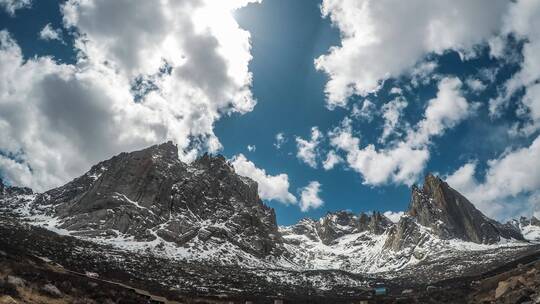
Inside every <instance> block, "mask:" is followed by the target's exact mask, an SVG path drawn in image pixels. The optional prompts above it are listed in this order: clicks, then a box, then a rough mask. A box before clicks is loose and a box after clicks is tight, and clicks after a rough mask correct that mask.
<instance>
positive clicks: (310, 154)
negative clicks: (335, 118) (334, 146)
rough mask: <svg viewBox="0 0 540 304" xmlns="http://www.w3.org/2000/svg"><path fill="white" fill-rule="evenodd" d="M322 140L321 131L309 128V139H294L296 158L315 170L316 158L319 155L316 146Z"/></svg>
mask: <svg viewBox="0 0 540 304" xmlns="http://www.w3.org/2000/svg"><path fill="white" fill-rule="evenodd" d="M321 138H322V134H321V131H319V128H317V127H312V128H311V139H310V140H305V139H303V138H301V137H298V136H297V137H296V147H297V148H298V151H297V153H296V157H298V159H300V160H302V161H303V162H304V163H306V164H308V165H309V166H310V167H312V168H317V157H318V155H319V153H318V150H317V149H318V148H317V146H318V145H319V143H320V141H321Z"/></svg>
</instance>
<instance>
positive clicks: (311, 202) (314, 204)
mask: <svg viewBox="0 0 540 304" xmlns="http://www.w3.org/2000/svg"><path fill="white" fill-rule="evenodd" d="M319 192H321V183H319V182H317V181H312V182H309V184H308V185H307V186H305V187H304V188H301V193H300V210H302V212H306V211H308V210H309V209H317V208H319V207H320V206H322V205H323V204H324V201H323V200H322V199H321V198H320V197H319Z"/></svg>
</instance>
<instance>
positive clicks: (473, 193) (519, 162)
mask: <svg viewBox="0 0 540 304" xmlns="http://www.w3.org/2000/svg"><path fill="white" fill-rule="evenodd" d="M538 168H540V136H538V137H537V138H536V139H535V140H534V141H533V142H532V144H531V145H530V146H528V147H523V148H520V149H516V150H513V151H507V152H505V153H503V154H502V155H501V156H499V157H498V158H496V159H492V160H489V161H488V162H487V170H486V172H485V173H484V174H483V179H482V180H481V181H479V180H478V179H477V178H476V177H475V175H476V174H477V173H478V172H477V163H476V161H473V162H469V163H466V164H465V165H463V166H462V167H461V168H459V169H458V170H456V171H455V172H453V173H452V174H450V175H449V176H447V177H446V181H447V182H448V184H449V185H450V186H452V187H454V188H455V189H457V190H458V191H460V192H462V193H463V195H465V196H466V197H467V198H469V199H470V200H471V202H472V203H474V204H475V205H476V206H477V207H478V208H479V209H480V210H482V211H483V212H484V213H486V214H487V215H489V216H492V217H496V218H507V217H511V216H515V215H517V214H518V213H521V214H525V215H530V214H532V213H534V212H536V213H537V214H538V213H540V201H539V200H538V199H537V198H538V195H539V194H540V191H539V189H540V171H539V170H538ZM516 198H517V201H516Z"/></svg>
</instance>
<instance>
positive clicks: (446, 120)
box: [330, 78, 476, 185]
mask: <svg viewBox="0 0 540 304" xmlns="http://www.w3.org/2000/svg"><path fill="white" fill-rule="evenodd" d="M461 86H462V83H461V81H460V80H459V79H457V78H443V79H442V80H441V81H440V82H439V85H438V92H437V96H436V97H435V98H433V99H431V100H429V101H428V105H427V108H426V109H425V112H424V118H423V119H422V120H420V121H419V122H418V123H417V124H416V126H415V127H414V128H409V129H408V130H407V134H406V136H405V138H404V139H403V140H398V141H394V142H392V143H391V144H389V145H388V146H387V147H384V148H381V149H376V148H375V146H374V145H373V144H368V145H366V146H365V147H363V148H361V147H360V139H359V138H358V137H356V136H354V135H353V130H352V126H351V123H350V120H347V119H346V120H344V122H343V124H342V126H340V127H338V128H336V129H335V130H333V131H332V132H331V133H330V143H331V145H332V146H334V147H336V148H337V149H340V150H342V151H344V152H345V154H346V161H347V164H348V166H349V167H350V168H352V169H353V170H355V171H356V172H358V173H360V174H361V176H362V178H363V183H364V184H369V185H380V184H386V183H389V182H394V183H398V184H407V185H411V184H412V183H414V182H415V181H416V180H417V179H418V176H419V174H420V173H421V172H422V170H423V169H424V167H425V165H426V162H427V161H428V159H429V157H430V152H429V145H430V143H431V138H433V137H434V136H440V135H442V134H443V133H444V132H445V131H446V130H447V129H448V128H452V127H454V126H455V125H456V124H457V123H459V122H460V121H462V120H463V119H465V118H467V117H469V116H470V115H471V114H472V113H474V111H475V109H476V106H475V105H474V104H470V103H468V102H467V100H466V99H465V98H464V97H463V96H462V92H461Z"/></svg>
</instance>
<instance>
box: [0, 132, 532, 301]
mask: <svg viewBox="0 0 540 304" xmlns="http://www.w3.org/2000/svg"><path fill="white" fill-rule="evenodd" d="M257 193H258V189H257V183H256V182H254V181H253V180H251V179H249V178H247V177H243V176H240V175H238V174H237V173H236V172H235V170H234V167H233V166H232V165H231V164H230V163H229V162H228V161H227V160H226V159H225V158H224V157H223V156H211V155H208V154H205V155H203V156H201V157H199V158H198V159H196V160H195V161H193V162H192V163H189V164H186V163H183V162H182V161H180V160H179V158H178V150H177V148H176V146H175V145H174V144H173V143H172V142H167V143H164V144H160V145H155V146H152V147H149V148H147V149H144V150H140V151H135V152H131V153H121V154H119V155H116V156H114V157H112V158H111V159H109V160H105V161H103V162H100V163H98V164H96V165H94V166H93V167H92V168H90V170H89V171H88V172H87V173H85V174H84V175H82V176H80V177H78V178H75V179H74V180H72V181H71V182H69V183H67V184H65V185H63V186H60V187H58V188H55V189H51V190H49V191H46V192H44V193H33V192H32V190H31V189H28V188H19V187H11V186H7V185H5V184H4V183H3V182H2V181H1V180H0V213H1V221H0V226H1V227H3V229H4V230H5V231H9V233H6V234H4V235H6V237H5V238H4V239H3V242H2V244H1V245H2V250H3V252H9V251H10V248H17V250H20V251H22V252H26V253H28V254H31V255H32V256H40V257H45V258H46V259H47V260H49V261H54V262H55V263H57V264H61V265H64V266H66V265H68V264H69V265H71V267H72V268H78V269H79V270H80V271H81V273H87V272H89V273H97V274H98V275H101V276H105V277H107V274H106V273H107V272H108V271H107V270H106V266H107V265H109V266H110V265H112V264H111V263H113V262H112V261H113V260H115V263H116V264H114V265H115V266H114V267H115V269H117V271H119V272H120V273H125V276H127V277H130V278H131V279H130V280H131V281H133V282H139V283H138V284H143V285H144V286H147V285H148V284H146V283H144V282H148V281H152V282H154V283H156V282H157V283H156V284H157V286H160V287H159V288H157V289H158V290H159V289H160V288H165V289H166V290H168V292H171V290H176V291H177V293H178V294H191V295H193V294H198V295H204V294H208V293H210V292H209V290H214V293H226V294H236V295H238V294H243V295H245V294H246V292H249V291H251V292H252V294H253V290H254V288H255V289H257V288H258V290H259V292H260V294H261V295H265V296H267V297H268V296H270V295H272V294H273V293H276V292H275V291H276V290H280V292H279V294H281V295H283V294H288V295H289V296H298V295H303V296H307V295H313V294H318V295H320V296H325V295H326V296H328V294H331V295H333V296H338V295H339V296H340V297H346V296H358V295H361V294H369V290H370V289H371V288H372V285H373V284H374V283H375V282H386V284H387V285H388V286H396V288H394V289H395V290H397V291H399V292H403V291H404V290H406V289H409V288H417V287H418V286H428V285H431V284H436V283H437V282H443V281H448V280H455V279H456V278H460V277H474V276H478V275H482V274H483V273H485V272H488V271H490V270H493V269H497V268H499V267H501V266H503V265H505V264H506V263H508V262H511V261H517V260H520V259H523V258H525V257H528V256H531V255H535V254H538V253H539V252H540V251H539V250H540V249H539V246H538V245H537V242H540V221H539V220H538V219H537V218H535V217H530V218H520V219H516V220H513V221H510V222H508V223H504V224H503V223H499V222H497V221H495V220H493V219H490V218H488V217H487V216H485V215H484V214H483V213H482V212H481V211H479V210H478V209H476V208H475V206H474V205H473V204H472V203H471V202H470V201H469V200H468V199H467V198H465V197H464V196H463V195H461V194H460V193H459V192H458V191H456V190H455V189H453V188H452V187H451V186H450V185H448V184H447V183H446V182H445V181H443V180H442V179H440V178H439V177H437V176H435V175H432V174H428V175H427V176H426V177H425V180H424V183H423V185H422V186H421V187H418V186H413V187H412V190H411V199H410V204H409V208H408V210H407V211H406V212H405V213H404V214H403V216H401V217H400V218H399V219H398V220H396V219H394V221H392V220H391V219H390V218H388V217H386V216H385V215H384V214H383V213H379V212H374V213H370V214H366V213H360V214H354V213H352V212H349V211H337V212H332V213H328V214H327V215H326V216H324V217H322V218H320V219H309V218H306V219H302V220H300V221H299V222H298V223H296V224H294V225H291V226H278V225H277V221H276V215H275V213H274V210H273V209H272V208H270V207H268V206H267V205H265V204H264V202H263V201H262V200H261V199H260V198H259V196H258V194H257ZM28 225H29V226H28ZM44 229H45V230H44ZM51 233H52V234H51ZM21 235H24V237H23V239H24V240H21ZM45 235H46V236H45ZM9 236H12V237H13V238H12V239H11V238H10V237H9ZM31 240H33V242H32V241H31ZM44 240H46V241H44ZM27 241H28V242H29V243H26V242H27ZM38 241H39V242H38ZM36 242H38V243H39V244H41V246H37V247H36V246H35V244H36ZM72 242H74V243H72ZM73 246H75V248H90V249H88V250H83V251H85V253H84V254H82V256H81V255H79V254H81V253H75V252H74V249H73V248H72V247H73ZM50 248H64V249H62V250H60V249H59V250H58V252H55V251H54V250H53V251H51V250H50ZM69 248H71V249H69ZM81 250H82V249H81ZM97 252H100V253H99V254H97ZM98 255H99V257H98ZM112 257H114V259H113V258H112ZM135 258H136V259H137V260H141V259H152V261H153V262H152V263H157V262H156V261H160V264H159V265H162V266H161V268H162V269H163V270H162V271H163V272H154V271H149V269H147V268H145V267H144V265H137V266H133V265H132V264H131V263H132V262H133V259H135ZM76 259H87V260H88V259H90V260H95V261H100V262H99V263H98V264H99V265H97V264H96V263H97V262H96V263H93V264H92V263H91V264H87V262H84V261H77V262H74V261H73V260H76ZM118 260H122V261H123V262H122V263H119V262H118ZM129 261H132V262H129ZM152 263H150V262H149V263H148V265H150V264H152ZM165 264H166V265H167V266H163V265H165ZM130 265H131V266H130ZM201 265H203V266H204V267H203V266H201ZM109 266H107V267H109ZM110 267H113V266H110ZM178 267H180V268H182V269H191V268H194V269H195V268H196V269H197V270H196V271H195V270H194V271H193V272H197V273H198V276H197V277H193V274H191V275H189V274H186V273H184V275H179V276H178V278H170V275H171V273H170V272H173V273H175V272H177V271H178V270H177V269H178ZM190 267H191V268H190ZM199 267H203V269H202V270H201V269H199ZM83 268H84V269H83ZM215 269H222V270H223V269H225V270H226V271H229V270H230V269H235V270H234V272H236V274H237V275H239V277H238V278H237V279H236V280H234V279H231V277H228V276H227V275H223V276H220V275H216V274H215V273H214V274H212V271H214V270H215ZM165 270H169V271H170V272H167V271H165ZM186 271H187V270H186ZM226 271H225V272H226ZM187 273H189V271H187ZM240 274H241V276H240ZM114 276H116V275H112V277H107V278H108V279H114V278H113V277H114ZM240 277H241V278H240ZM134 278H135V279H134ZM411 278H414V281H411ZM118 279H119V278H118V277H116V280H118ZM121 280H125V277H121ZM175 280H176V281H175ZM178 280H180V281H181V282H183V284H184V287H186V286H187V287H189V288H188V289H182V288H181V287H180V285H182V284H180V283H179V281H178ZM261 280H263V282H264V283H260V282H261ZM248 281H249V283H248ZM141 282H142V283H141ZM257 282H258V283H257ZM134 284H135V283H134ZM145 284H146V285H145ZM253 284H255V285H253ZM247 286H250V287H249V289H248V288H247ZM187 287H186V288H187ZM203 287H204V288H205V289H201V288H203ZM188 291H189V292H188ZM351 293H352V294H351ZM336 303H337V302H336Z"/></svg>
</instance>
